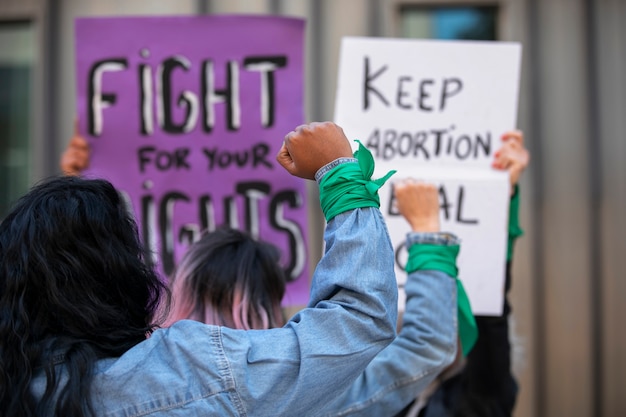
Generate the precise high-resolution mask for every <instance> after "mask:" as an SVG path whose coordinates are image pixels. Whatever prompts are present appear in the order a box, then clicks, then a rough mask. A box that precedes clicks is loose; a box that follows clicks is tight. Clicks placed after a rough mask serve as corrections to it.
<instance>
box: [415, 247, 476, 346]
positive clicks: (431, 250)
mask: <svg viewBox="0 0 626 417" xmlns="http://www.w3.org/2000/svg"><path fill="white" fill-rule="evenodd" d="M458 254H459V245H450V246H444V245H430V244H416V245H412V246H411V247H410V248H409V261H408V262H407V264H406V272H407V273H409V274H410V273H411V272H414V271H419V270H422V271H423V270H437V271H442V272H445V273H446V274H448V275H450V276H451V277H454V278H455V280H456V291H457V315H458V317H457V319H458V323H459V339H461V347H462V349H463V356H467V354H468V353H469V352H470V350H472V348H473V347H474V344H475V343H476V340H477V339H478V327H477V325H476V320H475V319H474V315H473V314H472V307H471V306H470V302H469V298H468V297H467V293H466V292H465V288H464V287H463V283H462V282H461V280H460V279H459V278H458V269H457V267H456V257H457V255H458Z"/></svg>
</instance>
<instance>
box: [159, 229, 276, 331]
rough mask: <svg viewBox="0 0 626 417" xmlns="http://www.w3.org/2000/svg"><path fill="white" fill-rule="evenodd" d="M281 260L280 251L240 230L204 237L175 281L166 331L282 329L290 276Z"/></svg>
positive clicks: (186, 258)
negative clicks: (180, 326)
mask: <svg viewBox="0 0 626 417" xmlns="http://www.w3.org/2000/svg"><path fill="white" fill-rule="evenodd" d="M279 258H280V251H279V249H278V248H277V247H276V246H274V245H272V244H270V243H266V242H262V241H256V240H254V239H253V238H252V237H251V236H250V235H248V234H247V233H245V232H242V231H240V230H235V229H230V228H220V229H217V230H215V231H213V232H209V233H206V234H204V235H203V236H202V238H200V240H198V241H196V242H195V243H194V244H193V245H191V247H190V248H189V249H188V250H187V251H186V252H185V255H184V257H183V259H182V260H181V261H180V263H179V264H178V267H177V268H176V272H175V274H174V275H173V276H172V277H171V280H170V287H171V289H172V299H173V305H172V308H171V311H170V315H169V317H168V320H167V323H166V325H169V324H172V323H174V322H176V321H178V320H183V319H191V320H196V321H201V322H204V323H207V324H215V325H219V326H227V327H230V328H233V329H243V330H251V329H256V330H259V329H271V328H274V327H282V326H283V325H284V324H285V319H284V317H283V313H282V309H281V307H280V305H281V300H282V298H283V296H284V294H285V283H286V274H285V271H284V270H283V268H282V267H281V266H280V265H279Z"/></svg>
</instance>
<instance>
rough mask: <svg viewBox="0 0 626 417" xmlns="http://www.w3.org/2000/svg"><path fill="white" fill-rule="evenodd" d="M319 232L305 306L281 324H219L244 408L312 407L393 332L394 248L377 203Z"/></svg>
mask: <svg viewBox="0 0 626 417" xmlns="http://www.w3.org/2000/svg"><path fill="white" fill-rule="evenodd" d="M324 238H325V243H326V249H325V253H324V256H323V257H322V259H321V260H320V262H319V263H318V265H317V268H316V269H315V272H314V274H313V281H312V284H311V297H310V302H309V305H308V306H307V308H305V309H303V310H302V311H300V312H299V313H297V314H296V315H294V317H293V318H291V319H290V320H289V322H288V323H287V324H286V325H285V327H283V328H280V329H272V330H265V331H237V330H232V329H226V328H222V329H221V339H222V344H223V352H224V355H225V359H226V361H225V363H224V367H227V368H228V369H229V373H230V374H232V378H233V382H234V386H236V387H237V388H236V393H237V398H235V402H237V403H239V404H240V407H241V410H243V411H244V413H246V414H248V415H265V416H278V415H292V416H301V415H311V414H314V410H316V409H318V407H320V404H324V403H327V402H328V401H330V400H331V399H333V398H334V397H336V396H338V395H339V394H340V393H341V392H343V391H345V390H346V389H347V388H348V387H349V386H350V384H351V383H352V382H353V381H354V380H355V379H356V378H357V377H358V376H359V375H360V374H361V373H362V372H363V370H364V369H365V367H366V366H367V364H368V363H369V362H370V361H371V360H372V359H373V358H374V357H375V356H376V355H377V354H378V353H379V352H380V351H381V350H382V349H384V348H385V347H386V346H388V345H389V343H391V341H392V340H393V338H394V336H395V324H396V320H397V284H396V279H395V274H394V269H393V261H394V257H393V248H392V245H391V241H390V239H389V235H388V232H387V227H386V225H385V222H384V220H383V217H382V215H381V213H380V210H378V209H377V208H363V209H356V210H351V211H347V212H345V213H342V214H340V215H337V216H336V217H335V218H333V219H332V220H331V221H330V222H329V223H328V225H327V227H326V231H325V235H324Z"/></svg>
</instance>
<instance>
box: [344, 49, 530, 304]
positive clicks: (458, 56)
mask: <svg viewBox="0 0 626 417" xmlns="http://www.w3.org/2000/svg"><path fill="white" fill-rule="evenodd" d="M520 61H521V46H520V45H519V44H517V43H506V42H476V41H431V40H409V39H383V38H344V39H343V41H342V46H341V56H340V65H339V78H338V88H337V100H336V107H335V122H336V123H337V124H339V125H340V126H341V127H342V128H343V129H344V131H345V133H346V135H347V136H348V137H349V138H351V139H359V140H360V141H361V142H362V143H363V144H364V145H365V146H367V147H368V149H369V150H370V151H371V152H372V154H373V155H374V158H375V160H376V172H375V177H381V176H383V175H384V174H385V173H386V172H388V171H389V170H390V169H396V170H397V171H398V173H397V174H396V175H395V176H394V177H392V180H391V181H390V183H391V182H393V180H394V179H399V178H406V177H414V178H418V179H424V180H427V181H429V182H434V183H435V184H437V185H438V186H439V187H440V202H441V226H442V230H443V231H447V232H451V233H454V234H456V235H457V236H459V237H460V238H461V240H462V243H461V251H460V253H459V258H458V262H457V264H458V266H459V278H460V279H461V280H462V282H463V284H464V286H465V288H466V290H467V293H468V296H469V298H470V302H471V304H472V310H473V312H474V314H481V315H499V314H501V312H502V311H501V310H502V303H503V288H504V275H505V264H506V245H507V224H508V223H507V222H508V204H509V192H510V190H509V182H508V175H507V173H506V172H501V171H496V170H494V169H493V168H491V162H492V160H493V154H494V153H495V152H496V151H497V149H498V148H499V147H500V145H501V138H500V137H501V135H502V133H504V132H506V131H508V130H511V129H514V128H515V127H516V115H517V100H518V90H519V71H520ZM353 145H354V148H355V149H356V146H357V145H356V144H353ZM390 183H388V184H387V185H385V186H384V187H383V188H382V189H381V190H380V198H381V211H382V213H383V215H384V216H385V219H386V221H387V225H388V227H389V233H390V236H391V240H392V243H393V245H394V248H395V250H396V275H397V277H398V284H399V289H400V308H401V309H403V308H404V291H403V285H404V282H405V281H406V273H405V272H404V270H403V267H404V264H405V262H406V257H407V254H406V249H405V248H404V241H405V237H406V233H407V231H408V230H409V228H408V224H407V223H406V221H405V220H404V218H402V216H400V215H399V214H398V213H397V212H395V210H394V206H393V195H392V187H391V185H390Z"/></svg>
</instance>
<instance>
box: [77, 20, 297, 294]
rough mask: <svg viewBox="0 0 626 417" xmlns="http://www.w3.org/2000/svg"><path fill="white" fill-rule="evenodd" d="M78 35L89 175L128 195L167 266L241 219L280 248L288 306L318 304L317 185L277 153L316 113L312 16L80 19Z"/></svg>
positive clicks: (161, 265) (163, 269)
mask: <svg viewBox="0 0 626 417" xmlns="http://www.w3.org/2000/svg"><path fill="white" fill-rule="evenodd" d="M75 34H76V70H77V83H78V90H77V91H78V101H77V106H78V109H77V110H78V117H79V125H80V127H79V128H80V132H81V133H82V134H83V135H84V136H85V137H86V138H87V140H88V141H89V143H90V145H91V149H92V152H91V163H90V168H89V170H88V171H87V172H85V175H86V176H89V177H101V178H106V179H108V180H109V181H111V182H112V183H113V184H114V185H115V186H116V187H117V188H118V189H120V190H121V191H123V193H124V194H125V195H126V196H127V197H128V201H129V202H130V204H131V205H132V209H133V211H134V213H135V216H136V218H137V221H138V224H139V227H140V232H141V235H142V238H143V240H144V242H145V243H146V245H147V246H148V247H149V248H150V249H151V250H152V251H153V253H154V256H153V261H154V262H155V263H156V264H157V268H158V270H159V272H160V273H161V274H162V275H163V276H165V277H167V276H168V275H169V274H171V273H172V271H173V268H174V266H175V265H176V263H177V262H178V261H179V260H180V258H181V256H182V254H183V253H184V251H185V250H186V247H187V246H188V245H189V244H190V243H191V242H192V241H194V240H195V239H197V238H198V237H199V235H200V233H201V231H203V230H206V229H208V230H211V229H213V228H215V227H219V226H220V225H222V224H229V225H231V226H234V227H236V228H239V229H242V230H246V231H248V232H249V233H251V234H252V235H253V236H255V237H258V238H260V239H263V240H266V241H269V242H272V243H274V244H275V245H277V246H278V247H279V248H280V249H281V251H282V259H281V262H282V264H283V265H284V266H285V267H286V268H287V270H288V272H289V276H290V280H291V282H290V283H289V284H288V286H287V294H286V296H285V299H284V303H283V304H284V305H304V304H306V303H307V301H308V294H309V285H308V284H309V280H308V259H307V258H308V250H307V244H308V243H307V242H308V230H307V227H308V226H307V225H308V223H307V206H306V186H305V183H304V181H302V180H301V179H299V178H295V177H292V176H291V175H289V174H288V173H287V172H286V171H285V170H284V169H283V168H282V167H280V166H279V165H278V164H277V163H276V161H275V155H276V154H277V153H278V150H279V149H280V146H281V144H282V140H283V138H284V136H285V134H286V133H288V132H289V131H291V130H292V129H293V128H294V127H296V126H297V125H299V124H301V123H303V120H304V117H303V36H304V21H303V20H302V19H295V18H283V17H270V16H241V15H239V16H202V17H130V18H129V17H122V18H117V17H116V18H79V19H77V20H76V22H75ZM233 262H236V260H233Z"/></svg>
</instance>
